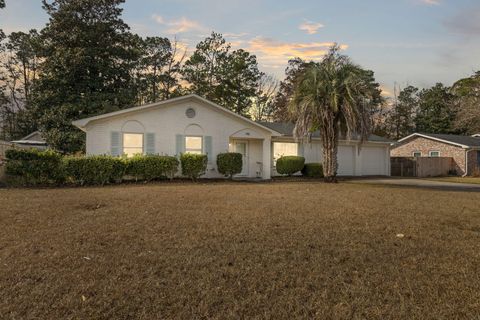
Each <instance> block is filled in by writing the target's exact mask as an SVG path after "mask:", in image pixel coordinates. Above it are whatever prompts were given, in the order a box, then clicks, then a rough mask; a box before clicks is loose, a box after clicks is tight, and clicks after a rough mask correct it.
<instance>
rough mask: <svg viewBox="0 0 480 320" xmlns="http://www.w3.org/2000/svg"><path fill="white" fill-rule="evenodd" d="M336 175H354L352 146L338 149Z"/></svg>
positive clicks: (353, 149)
mask: <svg viewBox="0 0 480 320" xmlns="http://www.w3.org/2000/svg"><path fill="white" fill-rule="evenodd" d="M337 159H338V170H337V172H338V175H339V176H353V175H355V148H354V147H353V146H339V147H338V156H337Z"/></svg>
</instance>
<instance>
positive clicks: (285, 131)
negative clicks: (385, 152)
mask: <svg viewBox="0 0 480 320" xmlns="http://www.w3.org/2000/svg"><path fill="white" fill-rule="evenodd" d="M260 123H261V124H262V125H264V126H266V127H269V128H271V129H272V130H275V131H277V132H280V133H281V134H282V135H283V136H286V137H293V129H294V128H295V124H293V123H291V122H260ZM312 137H313V138H319V137H320V131H315V132H314V133H313V134H312ZM341 140H348V139H346V138H345V137H343V138H341ZM351 140H360V139H358V137H353V138H352V139H351ZM367 141H369V142H381V143H388V144H390V143H392V142H393V141H391V140H389V139H387V138H384V137H380V136H377V135H375V134H371V135H370V136H369V137H368V139H367Z"/></svg>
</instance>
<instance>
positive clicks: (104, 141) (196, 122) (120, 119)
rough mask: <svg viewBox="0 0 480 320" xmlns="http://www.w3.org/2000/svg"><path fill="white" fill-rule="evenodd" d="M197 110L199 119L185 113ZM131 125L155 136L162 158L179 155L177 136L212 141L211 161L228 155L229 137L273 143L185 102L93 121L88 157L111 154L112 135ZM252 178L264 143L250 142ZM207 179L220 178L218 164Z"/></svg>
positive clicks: (264, 133)
mask: <svg viewBox="0 0 480 320" xmlns="http://www.w3.org/2000/svg"><path fill="white" fill-rule="evenodd" d="M188 108H194V109H195V111H196V116H195V117H194V118H188V117H187V116H186V115H185V111H186V110H187V109H188ZM128 121H136V122H138V123H139V124H141V127H143V128H144V130H145V133H148V132H150V133H155V151H156V153H158V154H163V155H175V154H176V142H175V137H176V135H185V134H191V131H192V130H193V129H195V134H202V135H203V136H211V137H212V153H213V154H212V157H213V159H216V157H217V154H219V153H222V152H228V146H229V141H230V136H232V135H235V136H236V137H244V138H245V139H252V138H254V139H260V138H261V139H268V140H269V141H270V139H271V133H270V132H268V131H266V130H263V129H261V128H257V127H255V126H254V125H252V124H250V123H248V122H247V121H243V120H242V119H238V118H236V117H234V116H232V115H229V114H227V113H224V112H221V111H219V110H218V109H216V108H213V107H212V106H210V105H208V104H204V103H202V102H198V101H183V102H177V103H172V104H168V105H163V106H160V107H157V108H150V109H146V110H142V111H139V112H135V113H130V114H124V115H118V116H112V117H110V118H106V119H99V120H97V121H93V122H92V123H91V124H89V125H88V126H87V128H86V129H87V154H97V155H98V154H109V153H110V133H111V132H112V131H118V132H122V130H123V128H124V126H125V124H126V123H127V122H128ZM250 145H251V146H250V166H251V167H250V168H249V169H250V170H249V172H250V175H249V176H252V177H255V176H256V172H257V171H258V168H257V167H258V165H257V163H256V162H261V161H262V140H250ZM206 176H207V177H220V175H219V174H218V172H217V170H216V163H215V162H214V163H212V164H211V165H209V168H208V172H207V175H206Z"/></svg>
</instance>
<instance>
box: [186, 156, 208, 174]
mask: <svg viewBox="0 0 480 320" xmlns="http://www.w3.org/2000/svg"><path fill="white" fill-rule="evenodd" d="M207 162H208V157H207V155H205V154H192V153H184V154H182V155H181V156H180V163H181V164H182V175H184V176H186V177H189V178H190V179H192V180H193V181H196V180H197V179H198V178H199V177H200V176H202V175H204V174H205V171H206V170H207Z"/></svg>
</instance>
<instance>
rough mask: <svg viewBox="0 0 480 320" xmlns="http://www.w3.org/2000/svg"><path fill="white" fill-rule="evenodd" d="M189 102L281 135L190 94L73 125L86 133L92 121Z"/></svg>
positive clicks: (90, 118) (275, 134)
mask: <svg viewBox="0 0 480 320" xmlns="http://www.w3.org/2000/svg"><path fill="white" fill-rule="evenodd" d="M189 100H190V101H191V100H197V101H199V102H203V103H205V104H207V105H209V106H210V107H212V108H214V109H216V110H217V111H221V112H223V113H226V114H228V115H230V116H232V117H235V118H237V119H240V120H243V121H246V122H248V123H250V124H252V125H254V126H255V127H258V128H261V129H263V130H266V131H268V132H270V133H272V135H274V136H277V135H281V133H280V132H277V131H276V130H273V129H271V128H269V127H267V126H264V125H262V124H260V123H258V122H255V121H253V120H250V119H248V118H245V117H244V116H241V115H239V114H238V113H235V112H233V111H230V110H228V109H227V108H224V107H222V106H220V105H218V104H216V103H214V102H212V101H210V100H207V99H205V98H202V97H200V96H198V95H196V94H189V95H186V96H182V97H178V98H173V99H169V100H164V101H160V102H155V103H150V104H146V105H142V106H137V107H132V108H127V109H123V110H119V111H114V112H109V113H105V114H101V115H98V116H94V117H89V118H84V119H80V120H76V121H73V122H72V124H73V125H74V126H76V127H78V128H79V129H81V130H83V131H85V128H86V126H87V125H88V124H89V123H90V122H92V121H96V120H101V119H108V118H110V117H115V116H119V115H124V114H129V113H134V112H139V111H143V110H148V109H151V108H156V107H161V106H165V105H168V104H171V103H175V102H182V101H189Z"/></svg>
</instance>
